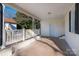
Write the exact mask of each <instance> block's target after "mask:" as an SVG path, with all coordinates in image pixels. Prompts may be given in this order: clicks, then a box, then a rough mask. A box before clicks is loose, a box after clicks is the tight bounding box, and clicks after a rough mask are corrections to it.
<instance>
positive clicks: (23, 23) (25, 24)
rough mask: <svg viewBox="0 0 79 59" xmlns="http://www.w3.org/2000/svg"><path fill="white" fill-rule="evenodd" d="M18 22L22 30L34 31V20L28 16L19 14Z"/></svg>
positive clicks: (17, 16)
mask: <svg viewBox="0 0 79 59" xmlns="http://www.w3.org/2000/svg"><path fill="white" fill-rule="evenodd" d="M16 21H17V24H18V25H19V26H20V28H26V29H32V18H30V17H28V16H26V15H25V14H23V13H20V12H17V13H16ZM18 25H17V26H18Z"/></svg>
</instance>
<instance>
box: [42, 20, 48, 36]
mask: <svg viewBox="0 0 79 59" xmlns="http://www.w3.org/2000/svg"><path fill="white" fill-rule="evenodd" d="M41 35H42V36H49V22H48V21H47V20H41Z"/></svg>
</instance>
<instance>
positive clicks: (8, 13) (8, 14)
mask: <svg viewBox="0 0 79 59" xmlns="http://www.w3.org/2000/svg"><path fill="white" fill-rule="evenodd" d="M16 12H17V11H16V10H15V9H14V8H12V7H10V6H5V10H4V15H5V16H4V17H5V18H13V17H15V16H16Z"/></svg>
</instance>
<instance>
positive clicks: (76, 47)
mask: <svg viewBox="0 0 79 59" xmlns="http://www.w3.org/2000/svg"><path fill="white" fill-rule="evenodd" d="M74 7H75V4H73V5H72V6H71V8H70V9H69V10H68V12H67V14H66V16H65V34H66V39H65V40H66V41H67V42H68V44H69V45H70V47H71V48H72V50H73V51H74V53H75V54H76V55H79V34H75V33H74V32H69V11H70V10H74ZM73 12H75V10H74V11H73ZM74 16H75V15H73V17H74ZM72 19H73V18H72Z"/></svg>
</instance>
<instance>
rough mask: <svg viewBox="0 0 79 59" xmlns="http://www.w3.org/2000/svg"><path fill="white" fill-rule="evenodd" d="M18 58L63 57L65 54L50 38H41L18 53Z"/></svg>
mask: <svg viewBox="0 0 79 59" xmlns="http://www.w3.org/2000/svg"><path fill="white" fill-rule="evenodd" d="M16 55H17V56H63V55H64V54H63V52H62V51H61V50H60V49H59V48H58V47H57V46H56V44H55V43H54V42H53V41H51V40H49V38H41V40H36V41H35V42H33V43H32V44H30V45H29V47H28V48H26V47H24V48H22V49H19V50H18V51H17V52H16Z"/></svg>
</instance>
